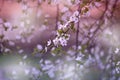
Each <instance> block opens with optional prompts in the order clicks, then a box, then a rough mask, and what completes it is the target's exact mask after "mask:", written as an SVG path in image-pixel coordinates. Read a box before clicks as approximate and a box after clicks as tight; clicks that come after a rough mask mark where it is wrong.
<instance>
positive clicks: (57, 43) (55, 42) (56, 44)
mask: <svg viewBox="0 0 120 80" xmlns="http://www.w3.org/2000/svg"><path fill="white" fill-rule="evenodd" d="M53 43H54V45H55V46H58V45H59V39H58V38H57V37H56V38H55V39H53Z"/></svg>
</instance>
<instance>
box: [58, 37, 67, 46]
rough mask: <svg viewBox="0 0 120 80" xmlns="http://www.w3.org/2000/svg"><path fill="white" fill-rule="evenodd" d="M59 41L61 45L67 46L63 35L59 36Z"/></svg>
mask: <svg viewBox="0 0 120 80" xmlns="http://www.w3.org/2000/svg"><path fill="white" fill-rule="evenodd" d="M59 41H60V44H61V45H62V46H67V40H66V38H65V37H60V38H59Z"/></svg>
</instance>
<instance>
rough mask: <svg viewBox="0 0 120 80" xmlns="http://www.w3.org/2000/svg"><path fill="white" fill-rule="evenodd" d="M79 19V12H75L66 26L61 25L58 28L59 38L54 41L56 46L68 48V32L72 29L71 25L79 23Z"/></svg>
mask: <svg viewBox="0 0 120 80" xmlns="http://www.w3.org/2000/svg"><path fill="white" fill-rule="evenodd" d="M79 18H80V16H79V12H78V11H75V12H74V13H73V15H72V16H71V17H70V19H69V20H68V22H66V23H65V24H64V25H63V24H60V25H59V26H58V30H57V36H56V38H55V39H53V43H54V45H55V46H58V45H62V46H67V41H68V40H69V38H70V35H69V34H67V32H68V30H69V29H70V27H68V26H69V25H70V24H71V23H77V22H78V20H79Z"/></svg>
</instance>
